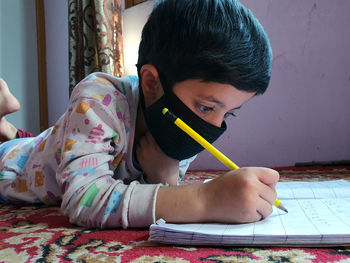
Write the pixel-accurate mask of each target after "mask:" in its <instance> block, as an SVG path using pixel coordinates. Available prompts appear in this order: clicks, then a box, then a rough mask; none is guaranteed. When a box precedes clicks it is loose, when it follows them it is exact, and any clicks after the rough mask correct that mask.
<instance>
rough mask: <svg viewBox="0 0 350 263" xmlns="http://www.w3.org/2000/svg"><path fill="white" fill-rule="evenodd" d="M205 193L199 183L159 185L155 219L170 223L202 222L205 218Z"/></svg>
mask: <svg viewBox="0 0 350 263" xmlns="http://www.w3.org/2000/svg"><path fill="white" fill-rule="evenodd" d="M205 200H206V198H205V194H204V192H203V187H201V185H182V186H172V187H160V188H159V190H158V195H157V201H156V220H158V219H160V218H163V219H164V220H165V221H167V222H172V223H195V222H203V221H205V218H206V212H207V210H206V209H205Z"/></svg>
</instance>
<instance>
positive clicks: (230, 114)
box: [224, 112, 237, 119]
mask: <svg viewBox="0 0 350 263" xmlns="http://www.w3.org/2000/svg"><path fill="white" fill-rule="evenodd" d="M230 116H232V117H237V115H236V114H234V113H233V112H226V113H225V116H224V118H225V119H226V118H228V117H230Z"/></svg>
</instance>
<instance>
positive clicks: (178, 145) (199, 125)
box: [140, 82, 226, 161]
mask: <svg viewBox="0 0 350 263" xmlns="http://www.w3.org/2000/svg"><path fill="white" fill-rule="evenodd" d="M162 83H163V82H162ZM163 84H164V83H163ZM169 90H170V89H167V88H165V89H164V95H163V96H162V97H161V98H160V99H159V100H158V101H156V102H155V103H153V104H152V105H151V106H149V107H148V108H145V104H144V97H143V94H142V91H141V98H140V99H141V105H142V110H143V115H144V117H145V121H146V124H147V127H148V129H149V131H150V133H151V134H152V136H153V137H154V139H155V140H156V142H157V144H158V145H159V147H160V148H161V149H162V150H163V152H164V153H165V154H166V155H168V156H170V157H171V158H173V159H176V160H179V161H181V160H184V159H187V158H190V157H192V156H194V155H196V154H198V153H199V152H201V151H203V150H204V148H203V147H202V146H201V145H200V144H199V143H197V142H196V141H195V140H194V139H192V138H191V137H190V136H189V135H188V134H187V133H185V132H184V131H182V130H181V129H180V128H179V127H177V126H176V125H175V124H174V123H172V122H171V121H170V120H168V119H167V118H166V117H165V116H164V115H163V113H162V110H163V108H168V109H169V111H171V112H172V113H174V114H175V115H176V116H177V117H179V118H180V119H182V120H183V121H184V122H185V123H187V124H188V125H189V126H190V127H191V128H192V129H193V130H195V131H196V132H197V133H199V134H200V135H201V136H202V137H203V138H205V139H206V140H207V141H209V142H210V143H213V142H214V141H215V140H216V139H217V138H219V137H220V135H221V134H222V133H223V132H224V131H225V130H226V123H225V122H223V123H222V125H221V127H216V126H214V125H212V124H210V123H208V122H206V121H204V120H202V119H201V118H200V117H198V116H197V115H196V114H195V113H193V112H192V111H191V110H190V109H189V108H188V107H187V106H186V105H185V104H184V103H183V102H182V101H181V100H180V99H179V98H178V97H177V96H176V95H175V94H174V93H173V92H172V91H169Z"/></svg>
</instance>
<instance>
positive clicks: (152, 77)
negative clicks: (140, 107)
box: [140, 64, 164, 107]
mask: <svg viewBox="0 0 350 263" xmlns="http://www.w3.org/2000/svg"><path fill="white" fill-rule="evenodd" d="M140 78H141V88H142V92H143V95H144V97H145V104H146V107H148V106H150V105H152V104H153V103H154V102H156V101H157V100H158V99H159V98H160V97H161V96H163V94H164V91H163V88H162V85H161V83H160V80H159V74H158V70H157V69H156V68H155V67H154V66H153V65H150V64H145V65H143V66H142V67H141V69H140Z"/></svg>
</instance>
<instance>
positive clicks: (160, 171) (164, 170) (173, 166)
mask: <svg viewBox="0 0 350 263" xmlns="http://www.w3.org/2000/svg"><path fill="white" fill-rule="evenodd" d="M136 156H137V159H138V161H139V163H140V165H141V167H142V170H143V171H144V172H145V174H146V176H147V182H148V183H150V184H156V183H163V184H166V183H168V184H169V185H176V184H177V181H178V179H179V161H178V160H175V159H172V158H170V157H169V156H167V155H166V154H165V153H164V152H163V151H162V150H161V149H160V148H159V146H158V144H157V143H156V141H155V140H154V138H153V136H152V135H151V134H150V133H149V132H147V133H146V134H145V135H144V136H143V137H141V138H140V141H139V144H138V145H137V146H136Z"/></svg>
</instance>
